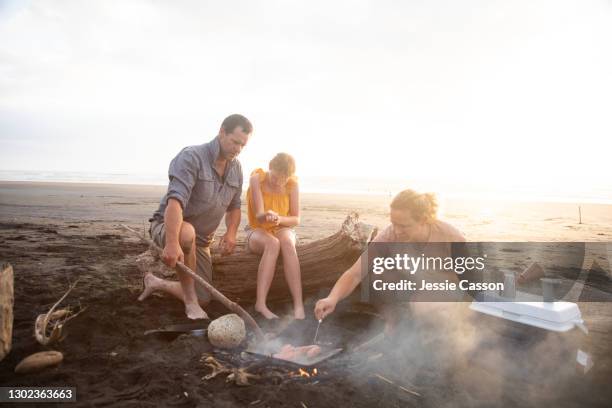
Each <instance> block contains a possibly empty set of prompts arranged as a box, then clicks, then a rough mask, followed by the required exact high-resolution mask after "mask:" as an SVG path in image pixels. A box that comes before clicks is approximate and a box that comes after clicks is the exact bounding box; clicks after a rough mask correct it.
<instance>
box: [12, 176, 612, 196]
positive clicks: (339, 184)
mask: <svg viewBox="0 0 612 408" xmlns="http://www.w3.org/2000/svg"><path fill="white" fill-rule="evenodd" d="M0 181H35V182H65V183H103V184H132V185H159V186H163V185H166V184H167V183H168V178H167V175H166V174H162V173H159V174H146V173H99V172H73V171H21V170H0ZM299 181H300V191H302V192H304V193H320V194H348V195H378V196H389V197H392V196H393V195H395V194H396V193H397V192H399V191H401V190H403V189H406V188H413V189H415V190H417V191H427V192H434V193H437V194H438V195H439V196H441V197H442V198H465V199H479V200H482V199H484V200H486V199H492V200H509V201H529V202H568V203H585V204H586V203H600V204H612V186H610V185H608V186H597V187H595V188H589V189H588V190H587V189H584V190H574V191H566V192H563V193H560V192H559V191H553V190H551V189H548V190H547V188H546V186H523V187H517V186H516V185H514V186H507V187H504V186H501V187H499V186H498V187H497V188H496V189H495V190H491V189H490V186H485V188H483V187H482V186H478V185H475V184H472V185H470V184H468V183H465V184H457V183H453V184H450V183H446V184H445V183H444V182H440V181H429V182H427V181H423V180H407V179H382V178H360V177H332V176H315V177H308V176H302V177H300V178H299ZM245 189H246V186H245Z"/></svg>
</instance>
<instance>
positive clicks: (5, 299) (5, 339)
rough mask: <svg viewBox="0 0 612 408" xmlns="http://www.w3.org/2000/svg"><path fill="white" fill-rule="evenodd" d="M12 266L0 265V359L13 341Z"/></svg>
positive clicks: (6, 352) (9, 348)
mask: <svg viewBox="0 0 612 408" xmlns="http://www.w3.org/2000/svg"><path fill="white" fill-rule="evenodd" d="M14 299H15V298H14V293H13V268H12V267H11V265H9V264H3V265H2V266H0V361H2V359H3V358H4V357H5V356H6V355H7V354H8V353H9V352H10V351H11V345H12V341H13V303H14Z"/></svg>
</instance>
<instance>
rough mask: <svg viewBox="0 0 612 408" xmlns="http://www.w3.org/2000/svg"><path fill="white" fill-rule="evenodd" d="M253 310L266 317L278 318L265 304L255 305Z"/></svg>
mask: <svg viewBox="0 0 612 408" xmlns="http://www.w3.org/2000/svg"><path fill="white" fill-rule="evenodd" d="M255 310H256V311H257V312H259V313H261V314H262V315H263V317H265V318H266V319H278V316H277V315H275V314H274V313H272V312H271V311H270V309H268V307H267V306H266V305H263V306H261V305H257V304H256V305H255Z"/></svg>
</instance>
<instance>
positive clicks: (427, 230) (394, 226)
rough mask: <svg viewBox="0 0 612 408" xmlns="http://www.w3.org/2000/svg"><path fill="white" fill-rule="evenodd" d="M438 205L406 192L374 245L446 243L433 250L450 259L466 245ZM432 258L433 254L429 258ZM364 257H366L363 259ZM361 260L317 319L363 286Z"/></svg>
mask: <svg viewBox="0 0 612 408" xmlns="http://www.w3.org/2000/svg"><path fill="white" fill-rule="evenodd" d="M437 209H438V205H437V202H436V198H435V196H434V195H433V194H430V193H425V194H419V193H417V192H415V191H413V190H404V191H402V192H400V193H399V194H397V195H396V196H395V198H394V199H393V201H392V202H391V212H390V221H391V224H390V225H389V226H387V228H385V229H384V230H383V231H382V232H381V233H380V234H378V236H377V237H376V238H375V239H374V241H373V242H420V243H427V242H446V243H449V244H448V245H447V246H445V245H436V246H433V247H434V249H435V250H436V251H437V253H436V254H435V256H450V255H451V253H450V250H451V245H450V243H452V242H464V241H465V237H464V236H463V234H462V233H461V232H460V231H459V230H458V229H456V228H455V227H453V226H452V225H450V224H448V223H446V222H444V221H440V220H439V219H437ZM429 255H430V256H431V255H433V254H429ZM362 256H363V255H362ZM361 265H362V259H361V257H360V258H359V259H358V260H357V261H356V262H355V263H354V264H353V266H351V267H350V268H349V269H348V270H347V271H345V272H344V273H343V274H342V276H340V278H339V279H338V281H337V282H336V284H335V285H334V287H333V289H332V290H331V292H330V293H329V295H328V296H327V297H326V298H324V299H320V300H319V301H318V302H317V304H316V305H315V316H316V318H317V319H323V318H325V317H326V316H327V315H329V314H330V313H332V312H333V311H334V310H335V308H336V305H337V303H338V302H339V301H340V300H342V299H344V298H346V297H347V296H348V295H350V294H351V293H352V292H353V290H355V288H356V287H357V285H359V283H360V282H361V277H362V273H361Z"/></svg>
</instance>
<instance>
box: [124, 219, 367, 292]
mask: <svg viewBox="0 0 612 408" xmlns="http://www.w3.org/2000/svg"><path fill="white" fill-rule="evenodd" d="M375 234H376V228H374V227H372V226H370V225H367V224H364V223H362V222H359V215H358V214H356V213H353V214H350V215H349V216H347V218H346V219H345V221H344V222H343V224H342V226H341V228H340V230H339V231H338V232H336V233H335V234H333V235H331V236H328V237H326V238H322V239H319V240H316V241H313V242H310V243H307V244H303V245H298V247H297V252H298V257H299V259H300V266H301V272H302V287H303V292H304V293H305V294H308V293H315V292H317V291H318V290H320V289H321V288H324V287H328V286H332V285H333V284H334V282H335V281H336V280H337V279H338V277H339V276H340V274H342V272H344V271H345V270H346V269H348V268H349V267H350V266H351V265H352V264H353V263H354V262H355V261H356V260H357V259H358V258H359V255H360V254H361V253H362V251H363V250H364V249H365V245H366V244H367V242H369V241H370V240H371V239H372V237H373V236H375ZM259 259H260V256H258V255H254V254H251V253H249V252H247V251H246V250H238V251H237V252H236V253H234V254H233V255H230V256H220V255H213V285H214V286H215V288H217V289H218V290H219V291H220V292H222V293H223V294H224V295H226V296H227V297H229V298H230V299H232V300H234V301H236V302H239V301H240V302H253V301H255V290H256V287H257V267H258V265H259ZM136 263H137V265H138V268H139V269H140V270H141V271H142V272H143V273H146V272H155V273H157V274H159V275H161V276H165V277H168V276H170V275H172V274H173V272H171V271H170V272H169V269H168V268H167V267H165V266H164V265H160V264H159V262H157V261H156V260H155V257H154V256H152V254H151V253H150V251H147V252H145V253H143V254H141V255H140V256H139V257H138V258H137V261H136ZM268 299H269V300H290V299H291V294H290V293H289V289H288V288H287V284H286V283H285V278H284V273H283V262H282V260H281V259H279V260H278V261H277V262H276V273H275V275H274V280H273V281H272V286H271V288H270V293H269V295H268Z"/></svg>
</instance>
